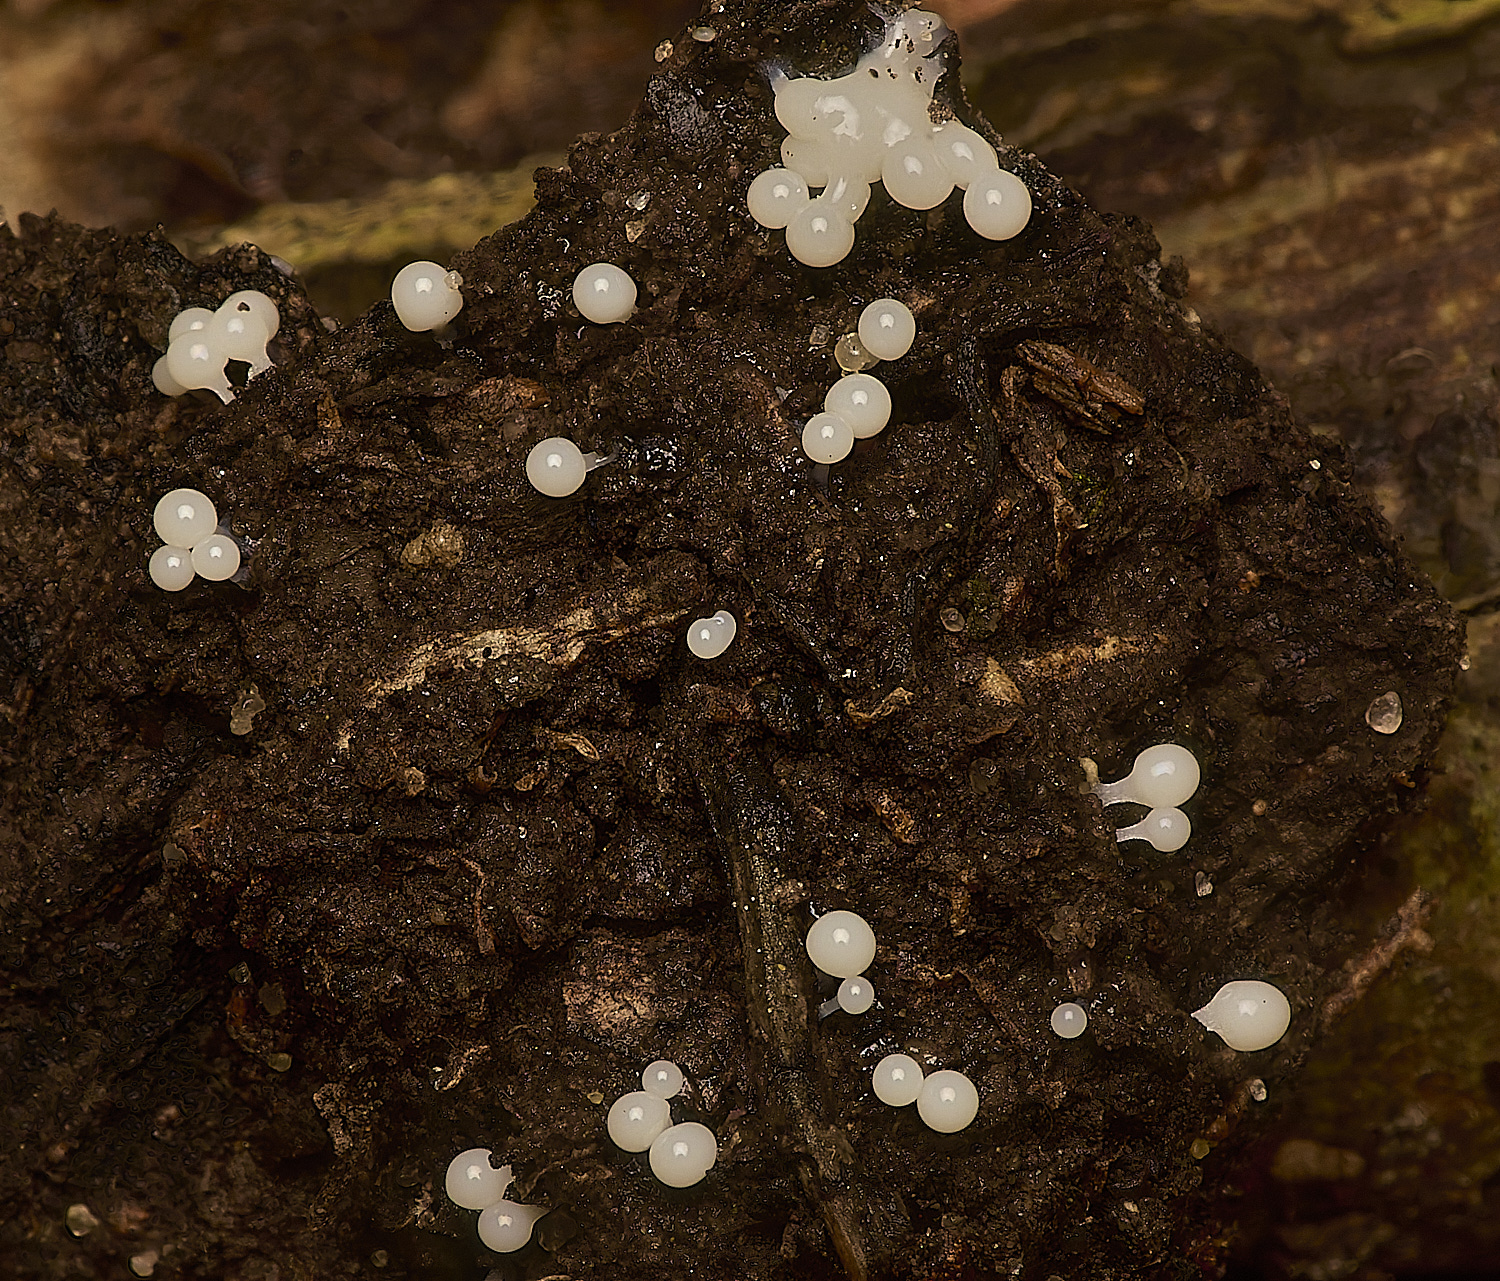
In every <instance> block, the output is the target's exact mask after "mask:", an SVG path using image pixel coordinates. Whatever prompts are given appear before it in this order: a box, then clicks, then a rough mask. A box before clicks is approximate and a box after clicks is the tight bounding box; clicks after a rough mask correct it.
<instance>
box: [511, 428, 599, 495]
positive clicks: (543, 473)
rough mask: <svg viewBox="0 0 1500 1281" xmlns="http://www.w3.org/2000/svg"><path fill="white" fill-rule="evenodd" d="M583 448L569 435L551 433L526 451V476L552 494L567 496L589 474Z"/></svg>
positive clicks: (542, 491) (538, 488)
mask: <svg viewBox="0 0 1500 1281" xmlns="http://www.w3.org/2000/svg"><path fill="white" fill-rule="evenodd" d="M588 470H589V468H588V462H587V460H586V459H585V458H584V455H583V450H581V449H579V448H578V446H577V445H575V444H574V443H573V442H572V441H571V440H569V439H568V438H567V437H566V436H548V437H547V439H546V440H541V441H538V442H537V443H536V444H535V445H533V446H532V447H531V452H530V453H529V454H527V455H526V479H527V480H529V481H530V482H531V483H532V485H533V487H535V488H536V489H537V490H539V491H540V492H541V493H544V494H546V495H547V496H548V497H549V498H566V497H567V496H568V495H569V494H571V493H573V492H574V491H575V490H577V488H578V487H579V486H580V485H582V484H583V478H584V477H585V476H586V475H588Z"/></svg>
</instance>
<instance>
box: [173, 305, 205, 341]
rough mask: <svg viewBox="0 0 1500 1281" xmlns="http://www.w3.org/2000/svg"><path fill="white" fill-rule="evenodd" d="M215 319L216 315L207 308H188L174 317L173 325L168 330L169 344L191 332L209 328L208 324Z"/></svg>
mask: <svg viewBox="0 0 1500 1281" xmlns="http://www.w3.org/2000/svg"><path fill="white" fill-rule="evenodd" d="M213 318H214V313H213V312H211V311H209V309H208V308H207V307H187V308H185V309H184V310H182V311H179V312H178V313H177V314H176V315H175V316H173V317H172V323H171V325H169V326H168V328H167V342H168V344H170V343H171V342H172V341H173V339H175V338H179V337H181V336H182V335H183V334H185V333H187V332H188V331H189V330H198V329H206V328H208V323H209V321H211V320H212V319H213Z"/></svg>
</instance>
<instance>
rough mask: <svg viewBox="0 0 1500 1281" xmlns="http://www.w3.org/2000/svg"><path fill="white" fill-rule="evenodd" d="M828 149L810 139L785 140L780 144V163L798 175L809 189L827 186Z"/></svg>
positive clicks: (792, 138)
mask: <svg viewBox="0 0 1500 1281" xmlns="http://www.w3.org/2000/svg"><path fill="white" fill-rule="evenodd" d="M830 159H831V157H830V156H829V154H828V149H827V148H826V147H824V146H823V145H822V144H821V143H818V142H815V141H813V140H812V139H811V138H797V137H791V138H787V139H786V140H785V141H783V142H782V144H781V163H782V164H783V165H784V166H786V168H788V169H790V170H791V171H792V172H793V173H799V174H801V175H802V177H803V179H804V180H805V181H806V183H807V185H808V186H809V187H825V186H827V185H828V165H829V161H830Z"/></svg>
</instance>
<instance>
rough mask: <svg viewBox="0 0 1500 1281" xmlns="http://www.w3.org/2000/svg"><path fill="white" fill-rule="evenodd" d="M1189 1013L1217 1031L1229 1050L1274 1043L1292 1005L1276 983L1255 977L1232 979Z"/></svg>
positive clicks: (1290, 1013)
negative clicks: (1199, 1006)
mask: <svg viewBox="0 0 1500 1281" xmlns="http://www.w3.org/2000/svg"><path fill="white" fill-rule="evenodd" d="M1193 1017H1194V1018H1195V1019H1197V1020H1198V1022H1200V1023H1201V1024H1203V1026H1204V1027H1206V1028H1207V1029H1208V1030H1209V1031H1210V1032H1217V1033H1218V1034H1219V1036H1220V1037H1222V1038H1223V1040H1224V1044H1225V1045H1227V1046H1228V1047H1229V1048H1230V1049H1231V1050H1241V1051H1249V1050H1264V1049H1265V1048H1266V1047H1267V1046H1269V1045H1275V1044H1276V1042H1277V1041H1279V1040H1281V1038H1282V1036H1283V1035H1284V1034H1285V1033H1286V1030H1287V1027H1288V1026H1289V1025H1290V1024H1291V1021H1292V1007H1291V1004H1290V1003H1289V1002H1288V1001H1287V999H1286V996H1285V995H1284V994H1283V993H1282V991H1281V989H1280V988H1278V987H1273V986H1272V985H1271V984H1269V983H1262V982H1261V981H1260V980H1259V979H1235V980H1234V981H1233V982H1232V983H1226V984H1224V986H1223V987H1221V988H1220V989H1219V990H1218V991H1217V992H1215V993H1214V998H1213V1000H1211V1001H1210V1002H1209V1003H1208V1004H1207V1005H1205V1006H1204V1007H1203V1008H1202V1009H1201V1010H1194V1011H1193Z"/></svg>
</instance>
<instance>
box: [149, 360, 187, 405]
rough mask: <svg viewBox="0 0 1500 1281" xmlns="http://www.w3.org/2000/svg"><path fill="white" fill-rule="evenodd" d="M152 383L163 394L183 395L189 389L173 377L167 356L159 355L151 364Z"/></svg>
mask: <svg viewBox="0 0 1500 1281" xmlns="http://www.w3.org/2000/svg"><path fill="white" fill-rule="evenodd" d="M151 385H152V386H153V387H155V388H156V390H157V391H159V392H161V394H162V395H163V396H181V395H182V394H183V393H184V392H185V391H187V388H186V387H184V386H183V385H182V384H181V383H180V382H178V381H177V379H175V378H173V377H172V370H171V368H170V367H169V366H168V365H167V358H166V357H165V356H159V357H158V358H157V361H156V363H155V364H154V365H152V366H151Z"/></svg>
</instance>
